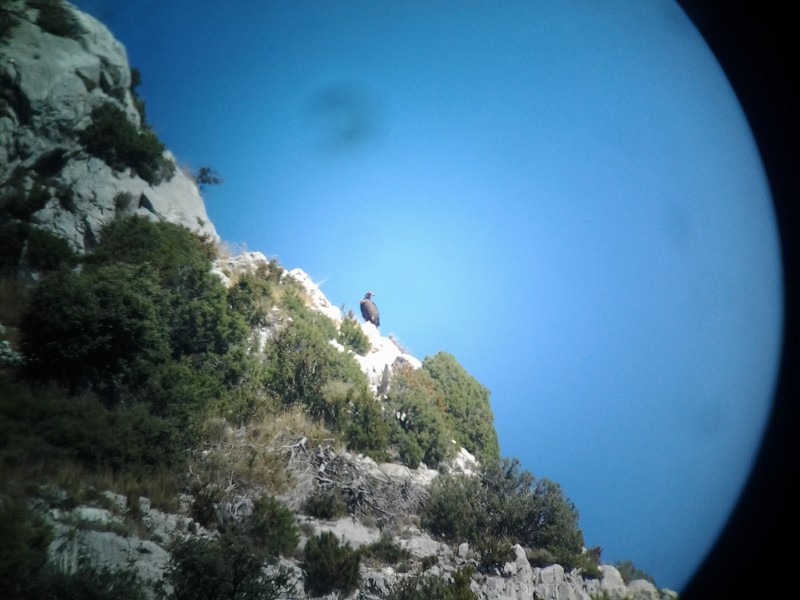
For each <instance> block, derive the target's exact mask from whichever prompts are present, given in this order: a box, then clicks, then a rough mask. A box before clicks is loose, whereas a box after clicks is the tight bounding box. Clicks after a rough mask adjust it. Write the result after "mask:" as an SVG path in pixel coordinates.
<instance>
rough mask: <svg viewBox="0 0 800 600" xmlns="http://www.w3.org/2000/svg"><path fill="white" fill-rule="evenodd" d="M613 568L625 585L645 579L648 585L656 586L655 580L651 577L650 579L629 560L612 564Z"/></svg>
mask: <svg viewBox="0 0 800 600" xmlns="http://www.w3.org/2000/svg"><path fill="white" fill-rule="evenodd" d="M614 566H615V567H616V568H617V570H618V571H619V574H620V575H621V576H622V581H624V582H625V585H627V584H629V583H630V582H631V581H633V580H634V579H645V580H647V581H649V582H650V583H652V584H653V585H655V584H656V580H655V579H653V577H651V576H650V575H649V574H647V573H645V572H644V571H642V570H641V569H639V568H638V567H637V566H636V565H634V564H633V563H632V562H631V561H629V560H624V561H622V562H616V563H614Z"/></svg>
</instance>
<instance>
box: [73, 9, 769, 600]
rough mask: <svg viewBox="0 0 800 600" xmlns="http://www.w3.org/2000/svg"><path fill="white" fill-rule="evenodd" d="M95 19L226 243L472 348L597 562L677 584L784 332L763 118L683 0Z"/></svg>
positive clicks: (444, 343) (416, 350) (707, 534)
mask: <svg viewBox="0 0 800 600" xmlns="http://www.w3.org/2000/svg"><path fill="white" fill-rule="evenodd" d="M76 5H77V6H79V7H81V8H83V9H84V10H86V11H87V12H90V13H91V14H93V15H94V16H96V17H98V18H99V19H100V20H102V21H103V22H105V23H106V24H107V25H108V26H109V28H110V29H111V30H112V32H114V34H115V35H116V36H117V37H118V39H120V41H122V42H123V44H124V45H125V46H126V48H127V50H128V53H129V58H130V61H131V64H132V65H133V66H136V67H138V68H139V69H140V71H141V73H142V85H141V87H140V94H141V95H142V96H143V97H144V98H145V100H146V102H147V113H148V119H149V121H150V122H151V123H152V125H153V127H154V128H155V130H156V132H157V133H158V135H159V136H160V138H161V139H162V140H163V141H164V142H165V144H166V145H167V146H168V147H169V148H170V149H171V150H172V151H173V152H174V153H175V154H176V156H177V157H178V159H179V160H180V161H182V162H183V163H185V164H186V165H188V166H189V168H191V169H193V170H196V169H197V168H198V167H200V166H206V165H208V166H211V167H213V168H214V169H216V170H217V171H218V172H219V173H220V174H221V176H222V177H223V179H224V183H223V184H222V185H220V186H216V187H211V188H209V189H208V190H207V191H206V193H205V198H206V206H207V209H208V212H209V215H210V217H211V219H212V221H213V222H214V224H215V225H216V227H217V230H218V232H219V234H220V236H221V237H222V238H223V239H224V240H226V241H228V242H230V243H232V244H238V245H246V248H247V249H249V250H258V251H261V252H263V253H265V254H266V255H268V256H272V257H277V258H278V259H279V260H280V262H281V264H283V265H284V266H285V267H287V268H295V267H300V268H302V269H303V270H305V271H306V272H308V273H309V274H310V275H311V276H312V278H313V279H314V280H315V281H318V282H320V283H321V287H322V290H323V291H324V292H325V294H326V295H327V297H328V298H329V299H330V300H331V302H333V303H334V304H336V305H342V304H344V305H346V306H347V307H349V308H355V307H356V306H357V303H358V300H359V299H360V298H361V296H362V295H363V294H364V292H366V291H367V290H372V291H374V292H375V293H376V296H375V300H376V302H377V304H378V306H379V308H380V310H381V323H382V331H383V333H384V334H388V333H393V334H394V335H395V336H396V337H397V338H398V339H399V340H400V341H401V342H402V343H403V344H404V345H405V346H407V347H408V348H409V349H410V350H411V352H412V353H413V354H414V355H415V356H417V357H419V358H420V359H422V358H424V357H425V356H428V355H431V354H434V353H436V352H437V351H439V350H445V351H447V352H450V353H451V354H453V355H454V356H455V357H456V358H457V359H458V360H459V362H461V364H463V365H464V366H465V367H466V369H467V370H468V371H469V372H470V373H471V374H472V375H474V376H475V377H476V378H477V379H478V380H479V381H480V382H481V383H483V384H484V385H485V386H486V387H487V388H489V390H490V391H491V393H492V396H491V398H492V408H493V410H494V414H495V426H496V429H497V432H498V435H499V437H500V446H501V450H502V453H503V455H504V456H509V457H517V458H519V459H520V460H521V461H522V464H523V465H524V466H525V467H526V468H527V469H529V470H530V471H532V472H533V474H534V475H535V476H537V477H540V478H547V479H551V480H553V481H556V482H558V483H560V484H561V485H562V487H563V489H564V491H565V493H566V494H567V496H568V497H569V498H570V499H571V500H572V501H573V502H574V503H575V505H576V506H577V508H578V510H579V512H580V514H581V521H580V526H581V528H582V530H583V532H584V536H585V541H586V544H587V546H596V545H599V546H602V548H603V558H604V560H605V561H606V562H614V561H621V560H632V561H633V562H634V563H635V564H636V565H637V566H638V567H639V568H641V569H643V570H644V571H646V572H648V573H649V574H651V575H652V576H654V577H655V579H656V582H657V584H658V585H659V586H662V587H669V588H672V589H675V590H680V589H681V588H682V587H683V586H684V585H685V584H686V583H687V582H688V579H689V578H690V577H691V575H692V574H693V572H694V570H695V569H696V567H697V566H699V564H700V562H701V560H702V559H703V557H704V556H705V554H706V553H707V552H708V550H709V549H710V547H711V544H712V543H713V541H714V540H715V538H716V536H717V534H718V533H719V532H720V531H721V528H722V527H723V525H724V523H725V521H726V519H727V517H728V515H729V513H730V511H731V510H732V508H733V506H734V503H735V501H736V499H737V497H738V495H739V493H740V492H741V490H742V486H743V484H744V482H745V480H746V478H747V475H748V473H749V470H750V468H751V466H752V462H753V460H754V458H755V452H756V450H757V445H758V443H759V441H760V437H761V434H762V432H763V428H764V426H765V423H766V419H767V417H768V414H769V409H770V404H771V399H772V391H773V386H774V381H775V376H776V371H777V366H778V358H779V349H780V341H781V333H782V332H781V329H782V318H783V307H782V304H781V303H782V299H781V298H782V295H781V294H782V289H781V281H782V275H781V264H780V257H779V246H778V239H777V228H776V223H775V217H774V214H773V210H772V205H771V199H770V195H769V188H768V185H767V182H766V178H765V175H764V172H763V169H762V165H761V162H760V158H759V156H758V152H757V149H756V147H755V144H754V142H753V139H752V137H751V134H750V130H749V128H748V125H747V122H746V121H745V118H744V115H743V113H742V111H741V109H740V107H739V105H738V103H737V101H736V98H735V96H734V94H733V92H732V90H731V88H730V87H729V85H728V82H727V81H726V79H725V77H724V75H723V73H722V71H721V69H720V68H719V66H718V65H717V63H716V61H715V59H714V58H713V55H712V54H711V52H710V50H709V49H708V48H707V47H706V45H705V43H704V42H703V40H702V38H701V37H700V35H699V34H698V32H697V31H696V30H695V29H694V27H693V26H692V24H691V23H690V22H689V20H688V19H687V18H686V17H685V15H684V14H683V13H682V12H681V10H680V8H679V7H678V6H677V5H676V4H674V3H672V2H670V1H667V0H654V1H649V2H615V1H606V2H589V1H586V0H581V1H566V2H558V3H554V2H542V1H531V2H523V1H521V0H520V1H501V2H488V1H487V2H460V1H458V2H456V1H452V2H444V1H437V0H425V1H403V2H399V1H398V2H390V1H384V2H374V1H361V2H353V1H325V0H321V1H320V0H315V1H307V0H291V1H289V0H276V1H271V2H256V1H252V2H245V1H242V0H239V1H231V2H226V3H224V4H223V3H220V2H212V1H210V0H209V1H200V0H192V1H189V0H171V1H170V2H156V1H140V2H135V3H119V2H113V1H110V0H81V1H79V2H76Z"/></svg>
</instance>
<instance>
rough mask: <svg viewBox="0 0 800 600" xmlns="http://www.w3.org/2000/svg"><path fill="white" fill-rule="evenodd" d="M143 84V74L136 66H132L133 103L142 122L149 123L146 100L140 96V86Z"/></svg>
mask: <svg viewBox="0 0 800 600" xmlns="http://www.w3.org/2000/svg"><path fill="white" fill-rule="evenodd" d="M141 84H142V74H141V72H140V71H139V69H137V68H136V67H132V68H131V86H130V92H131V97H132V98H133V105H134V106H135V107H136V112H138V113H139V117H140V118H141V121H142V123H147V116H146V114H145V112H146V111H145V102H144V100H143V99H142V98H140V97H139V90H138V87H139V86H140V85H141Z"/></svg>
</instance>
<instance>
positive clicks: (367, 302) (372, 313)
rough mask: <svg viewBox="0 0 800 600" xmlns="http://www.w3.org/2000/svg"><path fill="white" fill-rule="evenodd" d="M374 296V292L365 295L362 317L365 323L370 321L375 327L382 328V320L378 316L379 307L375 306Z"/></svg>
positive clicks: (362, 301) (362, 304) (362, 302)
mask: <svg viewBox="0 0 800 600" xmlns="http://www.w3.org/2000/svg"><path fill="white" fill-rule="evenodd" d="M372 296H374V294H373V293H372V292H367V293H366V294H364V298H363V299H362V300H361V302H360V304H361V316H362V317H364V320H365V321H369V322H370V323H372V324H373V325H375V327H380V325H381V318H380V316H378V307H377V306H375V303H374V302H373V301H372Z"/></svg>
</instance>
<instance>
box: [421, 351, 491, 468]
mask: <svg viewBox="0 0 800 600" xmlns="http://www.w3.org/2000/svg"><path fill="white" fill-rule="evenodd" d="M422 370H423V371H425V372H426V373H427V374H428V375H430V377H431V379H432V380H433V381H434V382H436V384H437V387H438V391H439V392H440V393H441V395H442V397H443V398H444V406H443V409H444V415H445V421H446V422H447V424H448V426H449V427H450V429H451V430H452V431H453V434H454V436H455V439H456V441H457V442H458V443H459V444H461V445H462V446H463V447H464V448H466V449H467V450H469V451H470V452H471V453H472V454H474V455H475V456H476V457H477V459H478V460H479V461H480V462H492V461H496V460H499V458H500V447H499V445H498V443H497V432H496V431H495V429H494V424H493V422H494V415H493V414H492V408H491V404H490V402H489V390H487V389H486V388H485V387H483V386H482V385H481V384H480V383H479V382H478V381H477V380H476V379H475V378H474V377H472V375H470V374H469V373H467V371H466V370H465V369H464V367H462V366H461V365H460V364H459V363H458V361H456V359H455V358H454V357H453V356H452V355H450V354H447V353H446V352H439V353H437V354H435V355H434V356H429V357H427V358H426V359H425V360H424V361H423V362H422Z"/></svg>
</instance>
